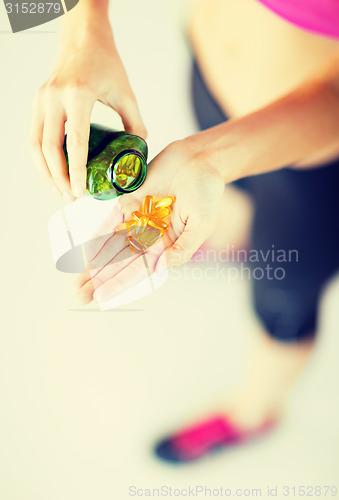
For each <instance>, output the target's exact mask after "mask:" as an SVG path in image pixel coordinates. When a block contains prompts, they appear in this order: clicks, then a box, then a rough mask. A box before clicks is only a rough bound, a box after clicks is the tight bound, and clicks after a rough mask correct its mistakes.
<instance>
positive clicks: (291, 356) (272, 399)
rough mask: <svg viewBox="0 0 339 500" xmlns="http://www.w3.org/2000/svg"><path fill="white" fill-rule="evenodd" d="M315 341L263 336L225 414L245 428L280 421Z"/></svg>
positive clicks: (264, 334) (258, 341) (257, 340)
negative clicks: (244, 382) (268, 421)
mask: <svg viewBox="0 0 339 500" xmlns="http://www.w3.org/2000/svg"><path fill="white" fill-rule="evenodd" d="M313 345H314V341H313V340H310V341H307V342H303V343H292V342H280V341H277V340H275V339H272V338H271V337H269V336H268V335H267V334H266V333H262V334H261V335H259V337H258V339H256V345H255V346H254V352H253V355H252V357H251V359H250V362H249V366H248V373H247V377H246V381H247V382H246V384H245V386H244V387H243V388H242V389H241V390H240V391H239V392H237V394H235V395H234V396H233V397H232V398H231V399H230V401H229V402H228V404H227V405H226V408H225V410H226V413H227V415H229V416H230V418H231V419H232V420H234V422H236V423H237V424H239V425H240V426H241V427H244V428H249V429H250V428H256V427H257V426H260V425H261V424H263V423H264V422H265V421H267V420H270V419H276V418H279V416H280V415H281V413H282V412H283V410H284V408H285V405H286V403H287V401H288V398H289V395H290V393H291V390H292V389H293V387H294V385H295V383H296V381H297V379H298V376H299V374H300V373H301V371H302V370H303V368H304V366H305V364H306V362H307V360H308V358H309V356H310V354H311V352H312V349H313Z"/></svg>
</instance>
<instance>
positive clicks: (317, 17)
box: [258, 0, 339, 38]
mask: <svg viewBox="0 0 339 500" xmlns="http://www.w3.org/2000/svg"><path fill="white" fill-rule="evenodd" d="M258 1H259V2H261V3H262V4H264V5H266V7H268V8H269V9H271V10H273V11H274V12H275V13H276V14H278V15H279V16H281V17H283V18H284V19H286V20H287V21H290V22H291V23H293V24H296V25H297V26H300V27H301V28H304V29H306V30H309V31H312V32H313V33H318V34H320V35H325V36H329V37H333V38H339V0H258Z"/></svg>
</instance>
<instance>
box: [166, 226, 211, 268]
mask: <svg viewBox="0 0 339 500" xmlns="http://www.w3.org/2000/svg"><path fill="white" fill-rule="evenodd" d="M207 238H208V233H207V231H203V230H202V228H201V227H199V226H197V227H195V228H193V229H192V228H189V227H188V225H186V228H185V230H184V232H183V233H182V234H181V235H180V236H179V238H178V239H177V240H176V241H175V242H174V243H173V245H171V246H170V247H168V248H167V249H166V250H165V252H164V253H165V257H166V262H167V266H168V267H174V266H179V265H181V264H185V262H188V261H189V260H190V259H191V257H192V256H193V254H194V253H195V252H196V251H197V250H198V248H199V247H201V245H202V244H203V243H204V242H205V241H206V239H207Z"/></svg>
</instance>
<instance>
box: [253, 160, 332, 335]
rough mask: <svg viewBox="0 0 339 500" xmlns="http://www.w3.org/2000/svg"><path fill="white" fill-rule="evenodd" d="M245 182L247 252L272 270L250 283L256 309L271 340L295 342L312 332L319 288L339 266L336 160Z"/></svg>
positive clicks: (270, 174)
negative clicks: (249, 224) (249, 217)
mask: <svg viewBox="0 0 339 500" xmlns="http://www.w3.org/2000/svg"><path fill="white" fill-rule="evenodd" d="M249 182H250V184H251V192H252V197H253V200H254V206H255V214H254V221H253V228H252V250H256V251H258V252H259V253H258V255H259V259H261V263H260V265H261V266H263V267H265V266H270V268H271V273H270V275H268V274H267V273H265V274H264V278H263V279H253V289H254V302H255V307H256V310H257V312H258V314H259V316H260V318H261V319H262V321H263V322H264V324H265V326H266V328H267V329H268V330H269V332H270V333H271V334H272V335H273V336H275V337H276V338H279V339H283V340H300V339H302V338H305V337H307V336H310V335H312V334H313V333H314V331H315V329H316V323H317V303H318V301H319V297H320V294H321V291H322V288H323V286H324V285H325V283H326V282H327V280H328V279H329V278H330V277H331V276H332V275H333V274H334V273H335V272H336V270H337V269H338V268H339V196H338V192H339V161H338V162H337V163H333V164H331V165H328V166H324V167H321V168H317V169H312V170H303V171H301V170H294V169H289V168H286V169H283V170H279V171H277V172H272V173H269V174H264V175H259V176H256V177H253V178H250V179H249ZM252 265H253V266H254V265H257V263H256V262H253V263H252Z"/></svg>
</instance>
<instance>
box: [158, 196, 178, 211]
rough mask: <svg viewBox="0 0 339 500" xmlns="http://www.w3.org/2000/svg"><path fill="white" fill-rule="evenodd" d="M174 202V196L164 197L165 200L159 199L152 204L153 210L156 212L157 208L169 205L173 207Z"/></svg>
mask: <svg viewBox="0 0 339 500" xmlns="http://www.w3.org/2000/svg"><path fill="white" fill-rule="evenodd" d="M174 202H175V197H174V196H166V198H161V200H158V201H156V202H155V203H154V209H155V210H156V209H157V208H162V207H164V208H166V207H170V206H171V205H173V203H174Z"/></svg>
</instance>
